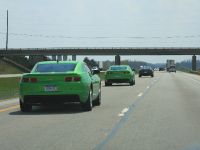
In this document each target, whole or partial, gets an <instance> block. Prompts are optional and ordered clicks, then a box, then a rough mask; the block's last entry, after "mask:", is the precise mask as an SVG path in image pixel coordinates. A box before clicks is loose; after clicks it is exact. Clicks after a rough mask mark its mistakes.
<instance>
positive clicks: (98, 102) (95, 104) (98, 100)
mask: <svg viewBox="0 0 200 150" xmlns="http://www.w3.org/2000/svg"><path fill="white" fill-rule="evenodd" d="M93 104H94V106H100V105H101V85H100V88H99V94H98V96H97V98H96V99H95V100H94V102H93Z"/></svg>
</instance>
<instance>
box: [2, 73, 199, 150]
mask: <svg viewBox="0 0 200 150" xmlns="http://www.w3.org/2000/svg"><path fill="white" fill-rule="evenodd" d="M199 89H200V76H197V75H192V74H186V73H181V72H177V73H167V72H155V77H154V78H150V77H142V78H138V77H136V85H135V86H128V85H125V84H124V85H114V86H109V87H105V86H104V84H102V105H101V106H98V107H94V108H93V110H92V111H91V112H83V111H81V108H80V107H79V105H73V104H68V105H66V106H63V107H52V108H49V107H48V108H41V107H34V109H33V111H32V112H30V113H22V112H20V110H19V106H18V104H17V103H16V100H15V101H14V102H13V105H11V104H10V103H8V104H7V103H5V104H4V105H0V135H1V136H0V149H1V150H46V149H48V150H93V149H94V150H199V149H200V90H199Z"/></svg>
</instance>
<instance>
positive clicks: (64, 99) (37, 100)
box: [19, 61, 101, 112]
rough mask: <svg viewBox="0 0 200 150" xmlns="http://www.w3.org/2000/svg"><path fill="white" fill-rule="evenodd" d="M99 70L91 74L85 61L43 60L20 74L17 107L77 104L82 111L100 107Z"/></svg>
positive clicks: (22, 108) (26, 109)
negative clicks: (28, 71) (30, 69)
mask: <svg viewBox="0 0 200 150" xmlns="http://www.w3.org/2000/svg"><path fill="white" fill-rule="evenodd" d="M99 72H100V71H99V70H94V71H91V70H90V69H89V68H88V67H87V65H86V64H85V63H84V62H78V61H44V62H39V63H37V64H36V65H35V66H34V68H33V69H32V71H31V72H30V73H27V74H23V76H22V78H21V81H20V100H19V101H20V108H21V111H23V112H29V111H31V110H32V106H38V105H39V106H40V105H50V104H53V105H54V104H64V103H68V102H73V103H74V102H78V103H80V104H81V106H82V108H83V110H85V111H90V110H92V106H93V105H100V104H101V80H100V78H99V76H98V74H99Z"/></svg>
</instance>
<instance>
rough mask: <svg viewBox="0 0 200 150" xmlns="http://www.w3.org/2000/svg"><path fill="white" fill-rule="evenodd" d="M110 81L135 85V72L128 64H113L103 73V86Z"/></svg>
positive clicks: (110, 82) (107, 84)
mask: <svg viewBox="0 0 200 150" xmlns="http://www.w3.org/2000/svg"><path fill="white" fill-rule="evenodd" d="M112 83H129V84H130V85H135V72H134V71H132V70H131V68H130V67H129V66H128V65H113V66H110V68H109V69H108V70H107V71H106V73H105V86H109V85H112Z"/></svg>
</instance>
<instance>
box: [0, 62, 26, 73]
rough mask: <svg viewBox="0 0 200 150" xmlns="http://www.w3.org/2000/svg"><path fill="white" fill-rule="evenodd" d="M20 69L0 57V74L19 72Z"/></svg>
mask: <svg viewBox="0 0 200 150" xmlns="http://www.w3.org/2000/svg"><path fill="white" fill-rule="evenodd" d="M20 73H22V71H21V70H20V69H18V68H16V67H14V66H12V65H11V64H8V63H6V62H4V61H3V60H1V59H0V74H20Z"/></svg>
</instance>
